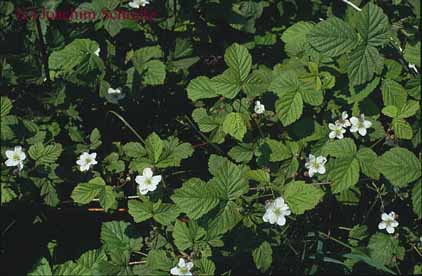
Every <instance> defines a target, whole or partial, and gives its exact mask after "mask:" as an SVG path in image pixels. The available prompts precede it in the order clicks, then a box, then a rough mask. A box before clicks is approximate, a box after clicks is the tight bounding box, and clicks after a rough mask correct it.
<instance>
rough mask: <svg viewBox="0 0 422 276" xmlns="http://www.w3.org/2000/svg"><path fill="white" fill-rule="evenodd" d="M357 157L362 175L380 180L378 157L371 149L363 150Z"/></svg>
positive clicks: (360, 150)
mask: <svg viewBox="0 0 422 276" xmlns="http://www.w3.org/2000/svg"><path fill="white" fill-rule="evenodd" d="M356 157H357V158H358V160H359V166H360V169H361V170H362V173H363V174H365V175H366V176H368V177H371V178H372V179H375V180H378V179H379V177H380V172H379V170H378V168H377V166H376V160H377V159H378V155H377V154H376V153H375V152H374V151H373V150H372V149H370V148H361V149H359V151H358V153H357V155H356Z"/></svg>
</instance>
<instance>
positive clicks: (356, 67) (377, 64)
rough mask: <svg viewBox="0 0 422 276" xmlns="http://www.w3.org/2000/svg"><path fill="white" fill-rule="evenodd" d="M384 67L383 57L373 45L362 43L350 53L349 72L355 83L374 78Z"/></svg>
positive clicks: (351, 79)
mask: <svg viewBox="0 0 422 276" xmlns="http://www.w3.org/2000/svg"><path fill="white" fill-rule="evenodd" d="M382 67H383V58H382V56H381V55H380V54H379V52H378V50H377V49H376V48H375V47H373V46H369V45H365V44H361V45H359V46H358V47H357V48H356V49H354V50H353V51H352V52H351V53H350V54H349V55H348V65H347V72H348V75H349V79H350V81H351V82H352V84H353V85H358V84H363V83H365V82H367V81H370V80H372V78H373V77H374V73H375V72H378V71H380V69H382Z"/></svg>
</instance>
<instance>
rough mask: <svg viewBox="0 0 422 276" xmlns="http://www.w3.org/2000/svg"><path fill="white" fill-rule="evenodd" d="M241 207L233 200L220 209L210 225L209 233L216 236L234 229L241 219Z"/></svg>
mask: <svg viewBox="0 0 422 276" xmlns="http://www.w3.org/2000/svg"><path fill="white" fill-rule="evenodd" d="M239 209H240V207H239V206H238V205H237V204H236V203H234V202H233V201H232V200H229V201H227V204H226V206H224V208H222V209H220V211H219V212H218V213H217V215H216V216H215V218H214V219H213V220H212V221H211V222H210V224H209V226H208V235H209V236H211V237H216V236H219V235H221V234H224V233H226V232H228V231H230V230H231V229H233V228H234V227H235V226H236V225H237V224H238V223H239V222H240V221H241V220H242V215H241V214H240V212H239Z"/></svg>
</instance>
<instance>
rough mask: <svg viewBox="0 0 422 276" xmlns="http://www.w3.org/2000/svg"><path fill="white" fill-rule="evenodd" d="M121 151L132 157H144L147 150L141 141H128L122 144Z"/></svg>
mask: <svg viewBox="0 0 422 276" xmlns="http://www.w3.org/2000/svg"><path fill="white" fill-rule="evenodd" d="M123 151H124V152H125V154H126V155H127V156H129V157H132V158H141V157H144V156H145V155H146V154H147V152H146V150H145V148H144V147H143V146H142V144H141V143H137V142H129V143H127V144H125V145H124V146H123Z"/></svg>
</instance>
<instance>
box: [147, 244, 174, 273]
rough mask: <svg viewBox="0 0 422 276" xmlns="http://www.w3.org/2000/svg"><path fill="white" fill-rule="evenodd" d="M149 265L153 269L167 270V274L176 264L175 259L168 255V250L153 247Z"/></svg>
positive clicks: (148, 257)
mask: <svg viewBox="0 0 422 276" xmlns="http://www.w3.org/2000/svg"><path fill="white" fill-rule="evenodd" d="M147 265H148V267H149V268H152V269H156V270H162V271H166V275H167V274H168V272H169V271H170V269H171V268H172V266H173V265H174V264H173V260H172V259H171V258H170V257H168V256H167V254H166V251H164V250H157V249H152V250H150V251H149V252H148V256H147ZM159 275H161V274H159Z"/></svg>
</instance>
